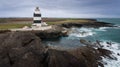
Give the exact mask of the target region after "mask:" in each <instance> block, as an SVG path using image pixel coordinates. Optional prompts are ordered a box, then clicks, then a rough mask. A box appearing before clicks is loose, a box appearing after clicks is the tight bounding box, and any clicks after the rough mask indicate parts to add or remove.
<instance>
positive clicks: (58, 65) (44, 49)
mask: <svg viewBox="0 0 120 67" xmlns="http://www.w3.org/2000/svg"><path fill="white" fill-rule="evenodd" d="M0 43H1V44H0V67H97V66H102V67H104V66H103V64H102V63H101V62H99V61H100V60H101V56H106V57H110V54H111V51H109V50H106V49H102V48H98V49H95V48H93V47H90V46H83V47H79V48H75V49H71V50H66V51H63V50H57V49H51V48H50V47H49V46H45V45H44V44H42V42H41V39H40V37H38V36H36V35H35V34H33V33H31V32H7V33H1V34H0ZM89 45H90V44H89Z"/></svg>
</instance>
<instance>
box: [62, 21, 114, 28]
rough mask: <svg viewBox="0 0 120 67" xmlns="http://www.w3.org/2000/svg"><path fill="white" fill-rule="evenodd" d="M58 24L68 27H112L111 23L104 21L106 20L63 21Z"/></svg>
mask: <svg viewBox="0 0 120 67" xmlns="http://www.w3.org/2000/svg"><path fill="white" fill-rule="evenodd" d="M60 26H62V27H66V28H70V27H93V28H99V27H113V24H111V23H106V22H99V21H93V22H91V21H90V22H85V23H84V22H83V23H80V22H76V23H74V22H71V23H63V24H61V25H60Z"/></svg>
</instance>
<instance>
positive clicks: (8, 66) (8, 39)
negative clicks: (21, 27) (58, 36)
mask: <svg viewBox="0 0 120 67" xmlns="http://www.w3.org/2000/svg"><path fill="white" fill-rule="evenodd" d="M43 51H44V47H43V45H42V44H41V40H40V38H38V37H37V36H35V35H34V34H32V33H27V32H9V33H4V34H0V67H37V66H39V65H40V64H39V62H40V60H41V59H42V57H41V56H39V55H41V54H42V53H43Z"/></svg>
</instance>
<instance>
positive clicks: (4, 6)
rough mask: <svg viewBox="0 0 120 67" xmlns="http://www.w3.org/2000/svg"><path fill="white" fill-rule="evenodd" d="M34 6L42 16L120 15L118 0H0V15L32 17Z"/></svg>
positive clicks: (119, 2)
mask: <svg viewBox="0 0 120 67" xmlns="http://www.w3.org/2000/svg"><path fill="white" fill-rule="evenodd" d="M36 6H40V9H41V12H42V16H44V17H90V18H91V17H120V9H119V6H120V1H119V0H109V1H108V0H20V1H18V0H12V1H6V0H1V2H0V17H32V15H33V14H32V13H33V10H34V8H35V7H36Z"/></svg>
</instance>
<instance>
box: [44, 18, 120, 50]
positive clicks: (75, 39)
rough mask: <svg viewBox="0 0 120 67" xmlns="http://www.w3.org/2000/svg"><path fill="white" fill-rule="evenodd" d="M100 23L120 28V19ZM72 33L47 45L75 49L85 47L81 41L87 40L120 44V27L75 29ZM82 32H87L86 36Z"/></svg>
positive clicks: (48, 42)
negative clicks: (111, 24)
mask: <svg viewBox="0 0 120 67" xmlns="http://www.w3.org/2000/svg"><path fill="white" fill-rule="evenodd" d="M97 20H98V21H103V22H108V23H113V24H115V25H117V26H120V19H119V18H114V19H111V18H110V19H107V18H99V19H97ZM71 31H72V33H70V34H69V36H68V37H62V38H60V39H59V40H55V41H46V42H45V44H49V45H54V46H56V45H57V46H60V47H64V48H74V47H78V46H83V44H81V43H80V39H86V40H90V41H96V40H101V41H110V42H117V43H120V27H101V28H99V29H95V28H73V29H71ZM82 32H86V33H85V34H84V35H83V34H82Z"/></svg>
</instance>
